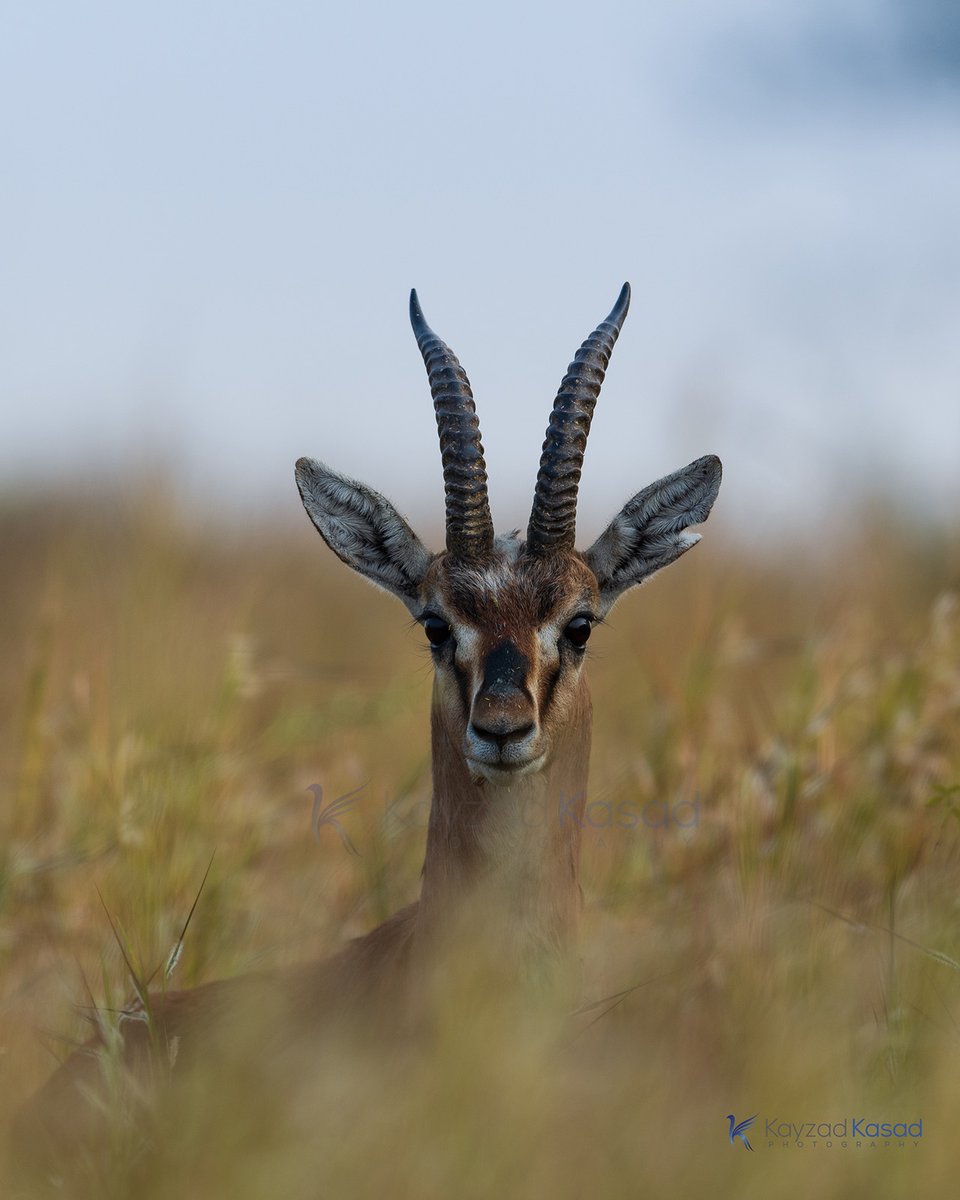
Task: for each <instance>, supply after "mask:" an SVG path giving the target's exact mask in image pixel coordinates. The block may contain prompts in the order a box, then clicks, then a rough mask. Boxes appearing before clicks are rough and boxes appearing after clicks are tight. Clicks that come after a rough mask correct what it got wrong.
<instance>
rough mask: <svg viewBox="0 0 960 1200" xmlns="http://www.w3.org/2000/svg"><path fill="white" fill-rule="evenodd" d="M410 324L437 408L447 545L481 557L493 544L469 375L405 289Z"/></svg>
mask: <svg viewBox="0 0 960 1200" xmlns="http://www.w3.org/2000/svg"><path fill="white" fill-rule="evenodd" d="M410 324H411V325H412V326H413V332H414V333H415V334H416V337H417V345H418V346H419V347H420V353H421V354H422V355H423V361H424V363H425V364H426V368H427V377H428V378H429V380H430V391H431V393H432V395H433V407H434V409H435V410H436V413H437V429H438V430H439V432H440V456H441V458H442V460H443V484H444V489H445V491H446V498H447V549H448V550H449V551H450V553H451V554H454V555H456V556H457V557H458V558H482V557H483V556H484V555H486V554H489V552H490V550H491V548H492V546H493V521H492V520H491V518H490V503H489V501H488V499H487V465H486V463H485V462H484V461H483V446H482V445H481V442H480V422H479V421H478V420H477V410H476V407H475V405H474V403H473V392H472V391H471V390H470V380H469V379H467V376H466V372H465V371H464V369H463V367H461V366H460V363H459V362H458V361H457V356H456V355H455V354H454V353H453V351H452V350H451V349H450V347H449V346H447V345H446V344H445V343H444V342H442V341H441V340H440V338H438V337H437V335H436V334H435V333H434V332H433V330H432V329H431V328H430V326H429V325H428V324H427V322H426V320H425V319H424V316H423V311H422V309H421V308H420V301H419V300H418V299H417V290H416V288H414V289H413V291H412V292H411V293H410Z"/></svg>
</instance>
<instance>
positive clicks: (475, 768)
mask: <svg viewBox="0 0 960 1200" xmlns="http://www.w3.org/2000/svg"><path fill="white" fill-rule="evenodd" d="M546 757H547V756H546V755H545V754H538V755H537V757H536V758H531V759H528V760H527V761H526V762H496V763H489V762H481V761H480V760H479V759H477V758H468V759H467V766H468V767H469V768H470V774H471V776H472V777H473V780H474V782H475V783H479V782H480V781H481V780H484V779H485V780H487V781H488V782H489V783H500V784H503V783H507V784H509V783H514V782H516V780H518V779H522V778H523V777H524V776H525V775H533V774H535V773H536V772H537V771H539V770H540V769H541V767H542V766H543V764H544V762H545V761H546Z"/></svg>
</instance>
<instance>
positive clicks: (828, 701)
mask: <svg viewBox="0 0 960 1200" xmlns="http://www.w3.org/2000/svg"><path fill="white" fill-rule="evenodd" d="M710 533H711V535H712V536H711V537H709V538H707V539H705V541H704V543H703V545H702V546H700V547H699V548H698V549H697V550H696V551H694V553H692V554H691V555H689V556H688V557H687V558H686V559H684V561H683V562H682V563H680V564H678V565H677V566H676V567H674V568H672V569H671V570H670V571H669V572H667V573H666V574H665V575H664V576H663V577H662V578H660V579H657V580H656V581H654V582H653V583H652V584H651V585H650V586H649V587H648V588H644V589H642V590H641V591H639V592H637V593H634V594H632V595H631V596H629V597H628V598H626V599H625V600H624V601H623V602H622V603H621V605H620V606H619V607H618V608H617V609H616V610H615V612H614V614H613V616H612V618H611V619H610V621H609V624H608V626H607V627H605V628H603V629H601V630H600V631H598V633H597V634H596V635H595V638H594V639H593V641H592V642H591V649H592V662H591V665H590V677H591V684H592V689H593V694H594V707H595V732H594V751H593V768H592V777H591V792H590V800H591V807H590V809H589V810H588V815H589V819H590V821H591V825H590V826H589V827H588V828H587V830H586V831H585V845H584V859H583V884H584V891H585V895H586V910H585V918H584V928H583V960H584V961H583V997H584V1002H585V1003H588V1002H591V1001H600V1000H602V999H603V998H604V997H615V998H616V999H615V1001H610V1002H609V1003H606V1004H602V1005H599V1006H598V1007H597V1008H595V1009H592V1010H591V1011H590V1014H589V1015H588V1017H587V1019H586V1020H584V1019H581V1020H580V1022H579V1024H578V1025H577V1032H576V1034H575V1035H571V1034H570V1033H569V1029H568V1026H567V1025H566V1024H565V1022H564V1020H563V1017H562V1014H560V1013H558V1012H556V1011H554V1010H553V1009H552V1008H551V1007H550V1004H549V1003H548V1002H547V1001H544V1008H543V1010H542V1011H535V1010H530V1009H529V1008H527V1009H526V1010H524V1012H523V1013H522V1014H521V1016H520V1018H519V1019H517V1020H516V1021H512V1022H506V1023H505V1022H503V1021H502V1020H501V1019H500V1014H502V1008H498V1006H497V1004H496V1003H495V1002H494V1001H495V998H494V997H492V996H491V995H489V990H488V989H485V987H484V985H483V980H482V979H479V980H478V979H473V980H472V981H471V983H470V984H469V986H466V985H465V987H464V991H463V993H462V995H461V996H460V998H459V1001H458V1005H457V1007H456V1009H455V1010H453V1011H449V1012H447V1013H445V1014H443V1015H442V1016H441V1018H440V1019H438V1021H437V1024H436V1028H435V1030H434V1036H433V1038H432V1040H431V1041H430V1044H429V1046H428V1048H426V1049H424V1048H423V1047H420V1048H418V1050H417V1052H416V1053H414V1052H412V1051H411V1050H410V1049H409V1048H407V1047H403V1046H399V1047H396V1049H395V1051H394V1052H393V1053H392V1054H391V1055H389V1056H387V1057H386V1058H384V1056H383V1055H382V1054H381V1055H378V1057H377V1061H376V1062H373V1061H371V1058H370V1056H364V1055H363V1054H362V1053H358V1054H356V1055H353V1054H352V1052H350V1051H349V1050H348V1048H347V1047H344V1050H343V1053H342V1054H341V1055H340V1056H339V1057H337V1056H336V1055H334V1056H333V1057H332V1058H328V1059H327V1060H325V1061H324V1062H323V1063H319V1064H318V1067H317V1072H316V1078H315V1081H314V1084H313V1086H312V1087H310V1088H308V1089H305V1090H304V1092H303V1093H302V1094H301V1095H298V1096H297V1097H295V1098H292V1100H291V1103H290V1105H282V1104H278V1103H276V1101H275V1099H270V1098H265V1097H263V1096H262V1095H259V1094H250V1093H248V1092H246V1091H245V1090H244V1089H243V1088H242V1087H239V1086H236V1085H235V1081H232V1082H230V1081H218V1080H217V1079H215V1078H211V1079H210V1080H209V1081H208V1088H207V1091H206V1092H205V1093H204V1094H202V1095H200V1096H198V1097H197V1102H196V1104H195V1105H194V1106H193V1107H192V1108H189V1111H181V1112H179V1113H178V1114H176V1115H175V1118H174V1117H173V1116H170V1114H168V1118H169V1120H168V1123H167V1124H166V1125H163V1126H157V1127H156V1128H154V1129H153V1130H152V1131H149V1130H148V1131H146V1144H145V1145H143V1146H142V1147H140V1152H139V1153H138V1154H137V1155H135V1156H133V1157H132V1158H131V1156H130V1155H129V1153H118V1154H117V1156H116V1158H115V1160H111V1161H108V1162H101V1163H99V1164H98V1165H97V1174H96V1179H97V1182H96V1184H90V1186H89V1190H88V1191H87V1193H85V1194H88V1195H99V1196H104V1197H117V1200H120V1198H121V1197H127V1196H137V1197H173V1196H177V1197H183V1196H187V1197H192V1196H198V1197H199V1196H228V1195H229V1196H231V1197H236V1198H238V1200H246V1198H247V1197H251V1198H252V1197H261V1196H264V1197H265V1196H271V1197H273V1196H277V1197H308V1196H309V1197H312V1196H332V1197H341V1196H342V1197H354V1196H356V1197H371V1198H372V1197H382V1196H391V1197H400V1198H405V1197H411V1198H412V1197H417V1198H418V1200H419V1198H424V1197H444V1198H446V1197H474V1196H476V1197H486V1196H502V1197H506V1198H510V1200H512V1198H518V1200H519V1198H523V1200H526V1198H528V1197H529V1198H531V1200H533V1198H538V1200H539V1198H541V1197H551V1198H556V1200H567V1198H571V1200H573V1198H579V1197H584V1198H592V1197H597V1198H601V1200H603V1198H606V1197H631V1198H635V1197H646V1196H662V1197H670V1196H678V1197H680V1196H683V1197H691V1196H704V1197H707V1196H711V1197H713V1196H722V1197H727V1196H730V1197H733V1196H736V1197H745V1198H750V1197H770V1196H801V1195H802V1196H816V1197H834V1196H836V1197H871V1198H877V1197H894V1196H907V1195H910V1196H924V1197H940V1196H943V1197H947V1196H953V1195H956V1194H957V1187H958V1178H960V1170H958V1168H960V1150H958V1149H957V1141H956V1130H957V1128H958V1127H960V1085H958V1079H960V886H958V885H960V538H958V536H957V531H956V530H954V531H952V532H948V531H942V530H939V531H937V530H929V529H926V530H923V529H918V528H913V527H910V526H908V525H905V524H903V523H900V522H898V521H897V520H895V519H894V518H893V516H892V515H891V514H890V513H886V514H884V513H880V512H876V511H869V510H868V509H866V508H865V509H864V510H863V512H862V513H861V515H860V518H859V519H858V520H856V521H855V522H852V523H851V524H850V525H848V527H847V531H846V532H844V533H843V534H838V535H836V537H835V538H834V540H833V541H827V542H826V544H825V545H824V546H823V547H822V548H821V549H820V550H819V551H818V552H817V553H816V554H814V553H806V554H799V553H798V552H796V551H794V550H788V549H786V548H783V549H781V550H779V551H775V550H771V549H770V548H769V547H767V548H763V549H753V550H751V549H750V548H749V547H744V546H743V545H737V544H735V543H734V542H732V541H731V540H730V539H729V538H725V537H724V536H723V531H722V529H721V530H719V531H717V530H714V528H713V527H711V529H710ZM0 563H2V583H0V601H2V611H3V619H2V625H0V788H2V806H0V1081H2V1088H0V1124H3V1125H4V1126H5V1125H6V1124H7V1122H8V1120H9V1118H10V1116H11V1114H12V1113H13V1111H14V1110H15V1109H16V1108H17V1106H18V1105H19V1104H20V1103H21V1102H22V1100H23V1099H24V1098H25V1097H26V1096H27V1095H28V1094H29V1093H30V1092H31V1091H32V1090H33V1089H35V1088H36V1087H37V1086H38V1085H39V1084H40V1083H41V1082H42V1081H43V1079H44V1078H45V1077H46V1076H47V1075H48V1074H49V1073H50V1071H51V1069H52V1068H53V1066H54V1065H55V1061H56V1056H62V1055H63V1054H64V1053H65V1052H66V1050H67V1049H68V1047H69V1044H70V1039H74V1038H78V1037H83V1036H84V1022H83V1020H82V1017H81V1015H80V1014H79V1012H78V1008H79V1007H82V1006H83V1005H84V1004H86V1003H88V993H87V988H89V991H90V993H92V996H93V998H94V999H95V1000H96V1001H97V1002H98V1003H106V1004H111V1003H113V1004H116V1003H117V1002H118V1001H119V1000H120V999H122V998H123V997H125V995H126V994H127V992H128V990H129V981H128V978H127V972H126V967H125V965H124V962H123V958H122V955H121V953H120V949H119V947H118V944H117V940H116V938H115V936H114V934H113V932H112V931H111V928H110V924H109V921H108V919H107V917H106V914H105V911H104V909H105V908H106V909H108V910H109V912H110V913H111V914H112V915H113V917H114V918H115V919H116V921H117V922H118V924H119V926H120V928H121V930H122V939H123V941H124V942H125V944H126V946H127V947H128V948H129V952H130V953H131V955H132V956H133V958H134V960H135V961H136V962H137V964H138V966H142V967H143V969H144V970H145V972H146V973H148V974H149V972H150V971H151V970H152V969H153V968H154V967H156V966H157V965H158V964H162V963H163V962H164V960H165V958H166V956H167V954H168V953H169V951H170V948H171V946H172V945H173V944H174V943H175V941H176V939H177V935H178V933H179V931H180V928H181V926H182V924H183V920H184V918H185V915H186V913H187V912H188V911H189V909H190V906H191V904H192V903H193V900H194V897H195V895H196V892H197V889H198V886H199V883H200V880H201V878H202V877H203V875H204V872H205V871H206V869H207V867H208V865H209V863H210V859H211V856H213V864H212V867H211V869H210V874H209V877H208V880H207V883H206V886H205V888H204V890H203V894H202V897H201V901H200V904H199V906H198V908H197V912H196V914H195V916H194V919H193V921H192V923H191V925H190V929H189V931H188V936H187V939H186V944H185V947H184V951H183V954H182V957H181V960H180V962H179V965H178V967H177V971H176V983H177V985H178V986H191V985H193V984H196V983H199V982H201V981H203V980H207V979H213V978H219V977H223V976H228V975H232V974H237V973H240V972H242V971H247V970H251V969H254V968H260V967H269V966H271V965H277V964H281V963H287V962H294V961H298V960H302V959H307V958H310V957H313V956H320V955H322V954H324V953H327V952H329V951H331V950H333V949H335V948H337V947H338V946H339V945H341V944H342V942H343V940H344V939H346V938H348V937H350V936H353V935H355V934H357V933H360V932H363V931H365V930H366V929H368V928H370V927H372V926H373V925H374V924H376V923H377V922H378V921H380V920H381V919H383V918H384V917H385V916H387V915H388V914H389V913H391V912H392V911H393V910H395V909H396V908H397V907H399V906H400V905H401V904H403V903H405V902H407V901H408V900H410V899H412V898H413V897H414V896H415V895H416V891H417V885H418V873H419V868H420V862H421V857H422V850H423V839H424V828H423V825H424V817H425V812H426V807H427V805H428V803H429V759H428V739H427V720H428V708H429V694H430V680H431V668H430V663H429V659H428V657H427V654H426V653H425V651H424V649H423V647H422V645H421V642H422V634H421V633H420V631H419V630H418V629H415V628H411V627H410V625H409V622H408V621H407V619H406V616H405V614H404V613H403V611H402V609H401V608H400V606H399V605H398V604H396V602H395V601H393V600H391V599H390V598H388V597H385V596H382V595H380V594H378V593H376V592H374V591H373V589H370V588H369V587H367V586H366V585H364V584H363V583H362V582H361V581H359V580H357V579H355V578H353V577H352V576H351V575H350V574H349V572H347V571H346V570H345V569H344V568H341V567H340V566H339V564H336V563H335V562H334V561H333V559H332V556H331V555H329V553H328V552H327V551H326V550H325V549H324V548H323V547H322V545H321V544H320V542H319V540H318V539H317V538H316V536H315V535H314V534H313V533H312V531H311V530H310V529H309V528H308V527H307V523H306V521H305V520H303V519H302V517H299V516H294V515H293V513H292V512H291V518H290V521H289V522H288V523H283V522H280V523H275V524H269V525H268V524H263V525H258V526H253V527H247V528H244V529H238V528H235V527H234V528H232V529H224V528H219V527H215V526H202V525H198V524H196V523H193V522H191V521H190V520H189V519H187V517H186V516H185V515H184V514H182V513H180V512H178V509H177V506H176V505H175V504H174V503H172V502H171V501H170V498H169V496H168V495H166V494H165V493H164V491H163V489H159V490H153V491H151V492H150V493H149V494H146V495H144V494H138V495H135V494H133V493H132V492H124V491H122V490H120V491H117V492H115V493H112V494H101V495H99V496H95V495H91V496H82V495H80V496H71V497H67V496H60V497H56V498H50V499H47V500H42V501H40V500H37V501H31V502H27V501H24V502H22V503H15V502H12V501H7V502H6V503H5V504H4V505H3V506H2V508H0ZM594 647H595V649H594ZM314 784H319V785H320V786H322V788H323V792H324V796H325V797H328V798H332V797H334V796H339V795H342V794H344V793H346V792H349V791H351V790H352V789H356V788H361V789H362V790H361V791H360V792H359V793H358V796H357V799H356V803H355V804H354V805H353V806H352V807H351V808H350V809H349V810H348V811H347V812H346V813H345V814H344V815H343V817H342V818H341V821H342V825H343V828H344V831H345V832H346V834H347V835H348V837H349V839H350V841H351V842H352V843H353V845H354V847H355V848H356V850H357V851H358V853H356V854H353V853H350V852H349V850H348V849H347V848H346V847H345V845H344V844H343V842H342V840H341V839H340V837H339V836H338V835H337V831H336V830H335V829H334V828H332V827H323V826H321V828H320V829H319V830H318V831H315V830H314V829H313V828H312V826H311V809H312V802H313V796H312V794H311V792H310V791H309V789H310V787H311V785H314ZM627 811H629V812H633V813H635V812H639V813H641V814H642V819H641V821H640V823H639V824H638V825H637V826H635V827H632V828H623V827H622V826H621V825H618V824H617V821H618V818H620V817H622V816H623V814H624V813H626V812H627ZM101 896H102V901H101ZM594 1016H595V1017H596V1018H597V1019H596V1020H593V1017H594ZM61 1038H62V1039H66V1040H60V1039H61ZM51 1051H52V1052H53V1053H51ZM228 1082H229V1085H228ZM78 1103H80V1104H82V1103H84V1100H83V1098H82V1097H78ZM755 1112H756V1113H759V1114H760V1116H759V1118H758V1121H757V1125H756V1126H755V1127H754V1129H753V1131H752V1134H751V1140H752V1142H753V1145H754V1147H755V1153H753V1154H748V1153H746V1151H745V1149H744V1147H742V1146H741V1145H739V1144H738V1145H735V1146H731V1145H730V1144H729V1143H728V1142H727V1136H726V1135H727V1122H726V1120H725V1117H726V1114H727V1113H734V1114H736V1115H737V1117H738V1119H739V1118H742V1117H745V1116H749V1115H750V1114H752V1113H755ZM851 1118H862V1119H864V1120H869V1121H874V1120H876V1121H891V1122H894V1121H907V1122H916V1121H917V1120H921V1119H922V1122H923V1126H922V1129H923V1136H922V1138H919V1139H912V1138H906V1139H901V1138H897V1139H893V1144H891V1145H884V1144H883V1140H882V1139H881V1141H880V1143H879V1144H871V1141H870V1139H867V1140H865V1141H864V1144H862V1145H860V1146H857V1145H855V1144H854V1143H855V1142H856V1140H857V1139H856V1137H855V1136H853V1135H851V1136H848V1137H847V1139H846V1140H847V1142H848V1143H849V1144H848V1145H847V1146H846V1147H844V1146H843V1145H841V1142H842V1141H843V1140H844V1139H843V1138H842V1137H839V1136H835V1137H833V1138H832V1139H831V1140H832V1142H833V1144H832V1145H831V1146H828V1145H826V1144H825V1143H826V1139H824V1138H822V1137H813V1138H810V1137H805V1138H804V1142H805V1144H804V1145H803V1146H802V1147H798V1146H795V1145H793V1144H790V1145H785V1144H784V1142H785V1141H787V1142H789V1141H790V1140H791V1139H790V1138H783V1137H777V1138H776V1139H770V1138H769V1137H768V1136H766V1134H765V1132H764V1129H765V1124H766V1121H767V1120H768V1119H774V1120H776V1121H777V1122H788V1123H800V1122H803V1123H809V1122H814V1123H818V1124H819V1123H821V1122H831V1123H836V1122H841V1121H843V1120H847V1121H848V1124H849V1121H850V1119H851ZM158 1129H160V1130H161V1132H160V1133H158V1132H157V1130H158ZM163 1131H166V1132H165V1133H164V1132H163ZM771 1140H773V1143H774V1144H773V1145H770V1144H769V1143H770V1141H771ZM901 1141H903V1142H905V1143H906V1144H905V1145H900V1144H899V1143H900V1142H901ZM814 1143H816V1144H814ZM129 1144H130V1143H129V1141H128V1142H127V1143H126V1145H127V1148H128V1149H129ZM6 1171H7V1168H6V1167H5V1166H2V1165H0V1195H7V1194H9V1192H10V1188H11V1187H12V1186H13V1185H12V1184H9V1183H8V1182H7V1178H8V1176H7V1174H6ZM60 1194H71V1191H70V1187H69V1186H67V1187H66V1192H65V1193H64V1192H61V1193H60Z"/></svg>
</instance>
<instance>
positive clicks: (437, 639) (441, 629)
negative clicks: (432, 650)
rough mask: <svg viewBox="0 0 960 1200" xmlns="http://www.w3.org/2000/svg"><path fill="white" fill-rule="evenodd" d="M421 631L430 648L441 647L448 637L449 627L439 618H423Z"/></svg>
mask: <svg viewBox="0 0 960 1200" xmlns="http://www.w3.org/2000/svg"><path fill="white" fill-rule="evenodd" d="M423 631H424V633H425V634H426V635H427V641H428V642H429V643H430V645H431V646H442V645H443V643H444V642H445V641H446V640H447V638H448V637H449V636H450V626H449V625H448V624H447V623H446V621H444V620H443V619H442V618H440V617H424V618H423Z"/></svg>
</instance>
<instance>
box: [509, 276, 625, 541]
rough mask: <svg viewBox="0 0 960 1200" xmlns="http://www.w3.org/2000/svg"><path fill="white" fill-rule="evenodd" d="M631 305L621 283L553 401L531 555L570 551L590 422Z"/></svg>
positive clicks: (530, 528) (531, 534) (536, 495)
mask: <svg viewBox="0 0 960 1200" xmlns="http://www.w3.org/2000/svg"><path fill="white" fill-rule="evenodd" d="M629 307H630V284H629V283H625V284H624V285H623V288H622V289H621V291H620V295H619V296H618V297H617V302H616V304H615V305H614V306H613V310H612V311H611V313H610V315H609V316H608V317H607V319H606V320H605V321H601V323H600V324H599V325H598V326H597V328H596V329H595V330H594V331H593V333H591V335H590V336H589V337H588V338H587V340H586V341H585V342H584V343H583V345H582V346H581V347H580V349H579V350H578V351H577V354H576V357H575V358H574V360H573V362H572V363H571V364H570V366H569V367H567V373H566V375H565V376H564V377H563V382H562V383H561V384H560V391H559V392H558V393H557V398H556V400H555V401H554V402H553V412H552V413H551V414H550V424H549V425H548V426H547V436H546V439H545V440H544V443H543V454H542V455H541V456H540V470H539V472H538V473H537V488H536V491H535V492H534V496H533V510H532V512H531V513H530V524H529V526H528V527H527V548H528V549H529V550H530V551H532V552H533V553H535V554H550V553H553V552H554V551H556V550H572V549H573V543H574V537H575V532H576V522H577V487H578V486H579V483H580V470H581V468H582V466H583V453H584V450H585V449H586V447H587V434H588V433H589V432H590V421H591V419H592V417H593V410H594V406H595V405H596V403H597V396H599V395H600V385H601V384H602V383H603V377H604V374H605V372H606V369H607V364H608V363H609V361H610V355H611V354H612V353H613V346H614V343H615V342H616V340H617V337H618V336H619V334H620V327H621V325H622V324H623V320H624V317H626V315H627V309H628V308H629Z"/></svg>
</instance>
